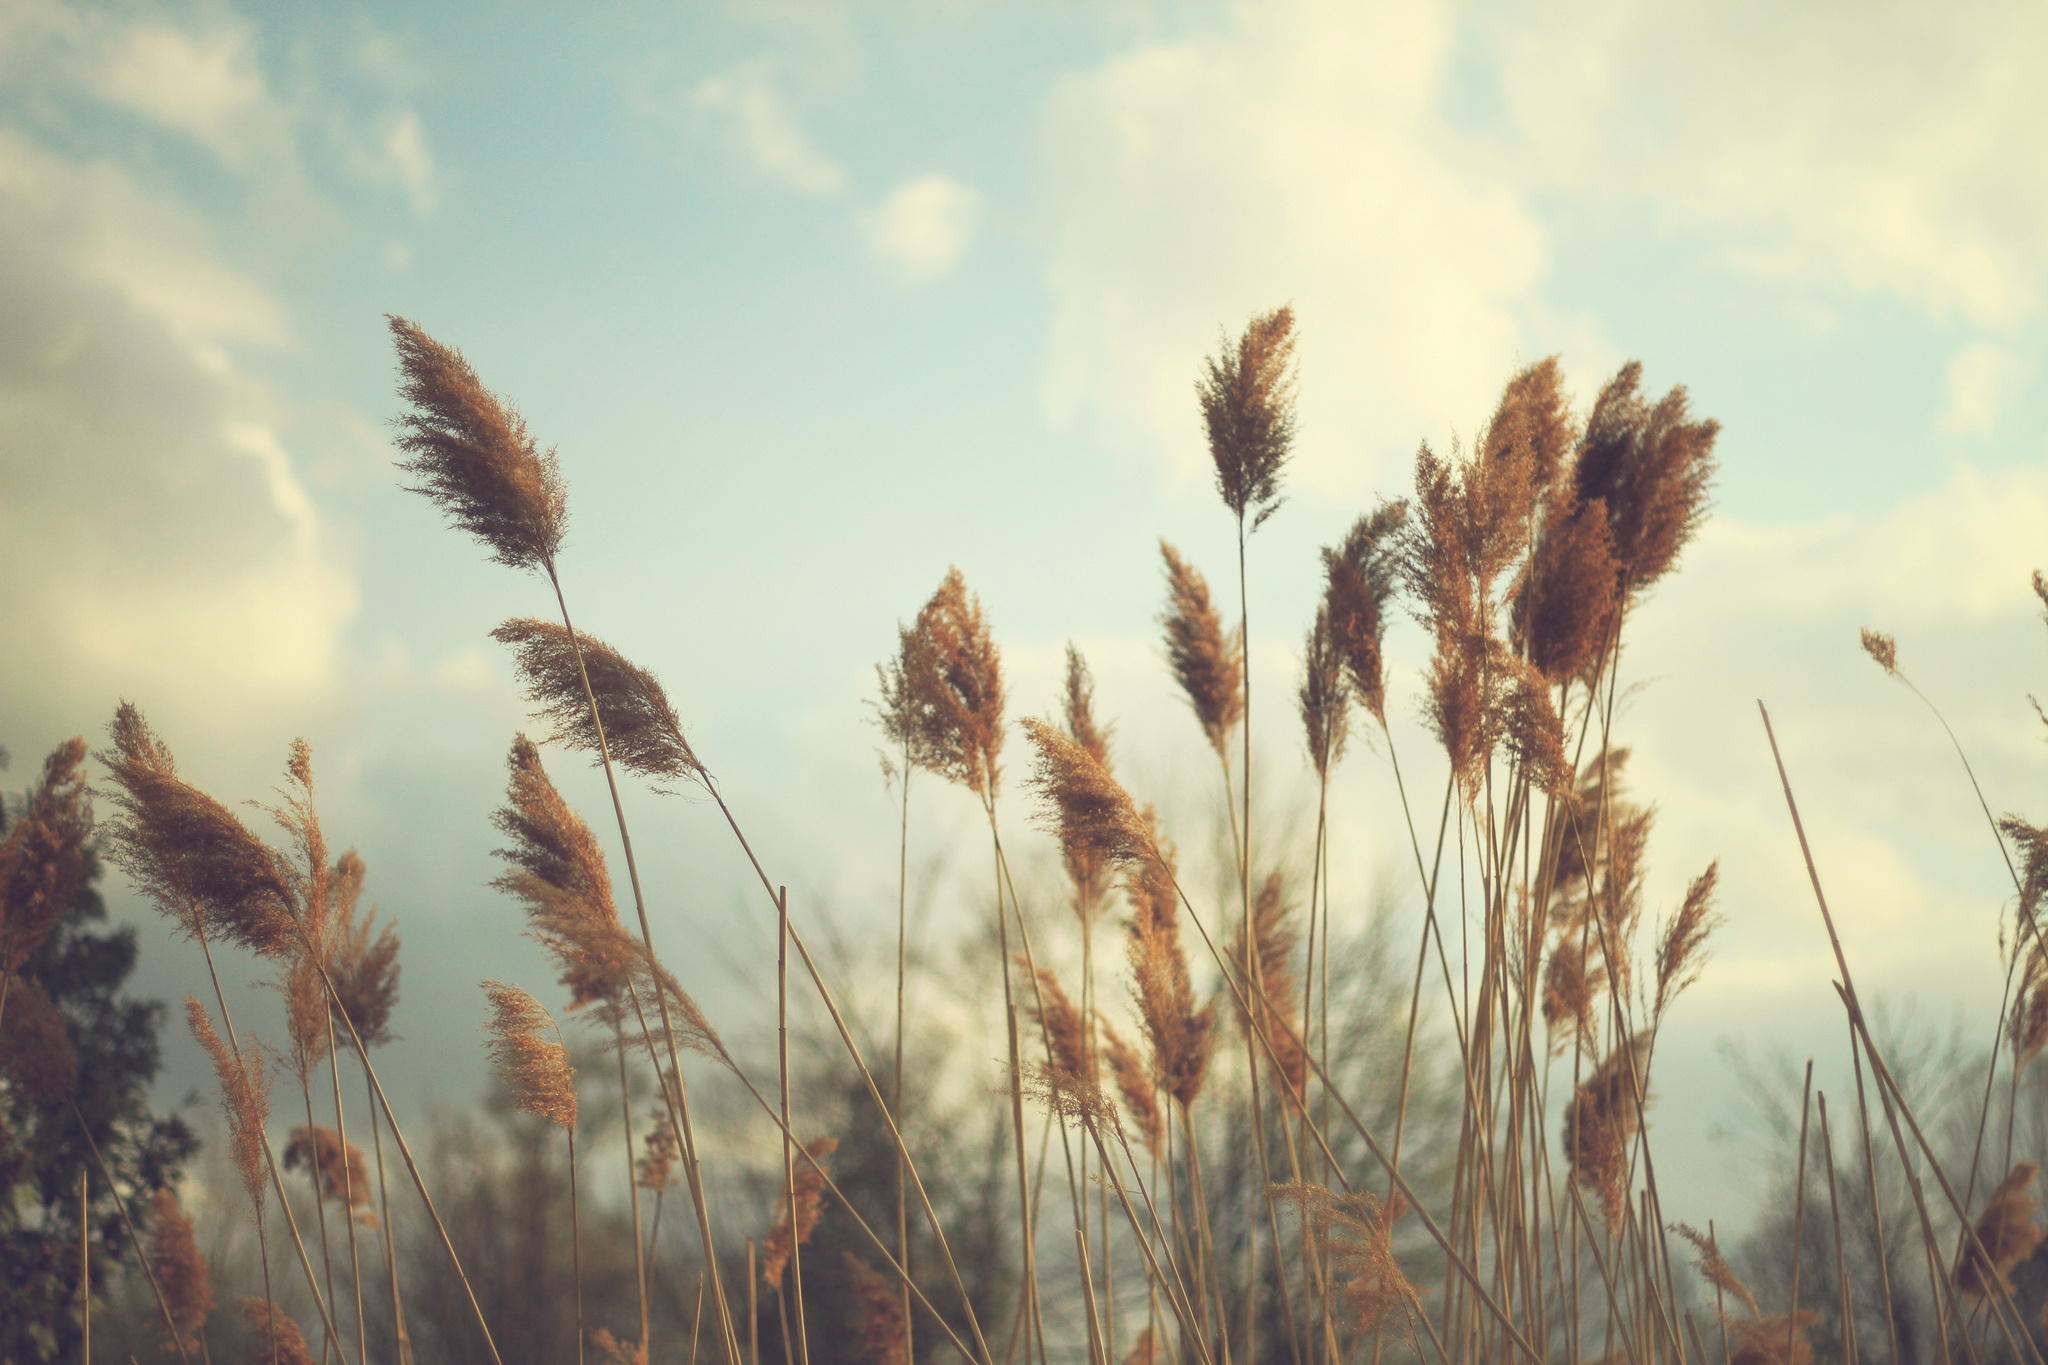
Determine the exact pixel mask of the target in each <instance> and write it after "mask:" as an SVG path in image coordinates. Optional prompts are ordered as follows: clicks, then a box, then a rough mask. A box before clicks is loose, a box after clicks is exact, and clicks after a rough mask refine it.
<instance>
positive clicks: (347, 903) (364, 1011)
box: [327, 849, 400, 1047]
mask: <svg viewBox="0 0 2048 1365" xmlns="http://www.w3.org/2000/svg"><path fill="white" fill-rule="evenodd" d="M334 878H335V883H336V888H337V890H336V898H335V916H334V922H333V924H332V925H331V926H330V929H329V933H328V958H327V977H328V980H329V981H330V982H332V983H333V985H334V994H335V996H336V997H337V999H335V1000H333V1001H330V1005H331V1007H332V1008H333V1010H334V1020H335V1023H336V1024H337V1025H340V1026H341V1027H340V1029H339V1036H340V1038H341V1039H342V1040H343V1041H344V1042H346V1041H348V1036H349V1035H348V1027H347V1025H348V1024H354V1025H355V1031H356V1034H357V1036H359V1037H360V1038H361V1039H362V1040H363V1046H364V1047H382V1046H383V1045H384V1044H386V1043H388V1042H390V1041H391V1038H392V1034H391V1011H392V1010H393V1009H395V1008H397V1006H398V949H399V944H400V939H399V936H398V930H397V929H396V928H394V927H393V926H391V925H389V924H386V925H384V926H383V927H382V928H379V927H378V925H377V908H376V907H375V906H371V907H370V913H369V914H368V915H367V916H365V917H364V918H362V919H360V920H358V919H357V918H356V908H357V905H358V901H359V898H360V897H361V895H362V886H363V860H362V858H361V857H359V856H358V855H357V854H356V851H355V850H354V849H350V850H349V851H348V852H346V853H344V854H342V855H341V858H340V860H339V861H337V862H336V863H335V865H334Z"/></svg>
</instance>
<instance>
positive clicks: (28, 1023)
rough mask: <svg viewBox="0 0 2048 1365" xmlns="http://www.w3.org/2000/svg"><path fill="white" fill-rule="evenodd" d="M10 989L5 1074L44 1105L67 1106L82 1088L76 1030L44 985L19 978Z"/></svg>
mask: <svg viewBox="0 0 2048 1365" xmlns="http://www.w3.org/2000/svg"><path fill="white" fill-rule="evenodd" d="M6 986H7V1013H6V1014H5V1015H0V1076H5V1077H7V1078H8V1079H9V1080H11V1081H13V1082H14V1083H15V1084H16V1085H17V1086H19V1087H21V1090H22V1092H23V1093H24V1094H26V1095H27V1096H28V1097H29V1098H30V1099H33V1100H35V1101H37V1102H38V1103H41V1104H61V1103H62V1102H64V1101H65V1100H68V1099H70V1098H71V1097H72V1096H73V1095H74V1094H76V1093H77V1090H78V1051H77V1049H76V1048H75V1047H74V1046H73V1045H72V1042H71V1029H70V1026H69V1025H67V1024H66V1023H65V1022H64V1015H63V1013H62V1011H60V1010H59V1009H58V1008H57V1004H56V1002H55V1001H53V1000H51V999H50V995H49V992H48V991H46V990H44V989H43V983H42V982H40V981H38V980H36V979H35V978H34V977H32V976H16V977H14V978H12V979H11V980H7V981H6Z"/></svg>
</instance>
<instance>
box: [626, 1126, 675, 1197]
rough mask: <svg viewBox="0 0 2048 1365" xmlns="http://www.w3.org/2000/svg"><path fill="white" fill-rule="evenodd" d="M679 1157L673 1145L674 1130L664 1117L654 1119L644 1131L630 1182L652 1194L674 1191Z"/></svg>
mask: <svg viewBox="0 0 2048 1365" xmlns="http://www.w3.org/2000/svg"><path fill="white" fill-rule="evenodd" d="M681 1157H682V1150H681V1149H680V1148H678V1147H677V1146H676V1130H675V1128H674V1127H673V1126H672V1125H671V1124H670V1123H669V1121H668V1119H667V1118H666V1117H663V1118H658V1119H656V1120H655V1123H654V1126H653V1127H652V1128H649V1129H648V1130H647V1137H646V1140H645V1141H643V1142H642V1143H641V1144H640V1157H639V1160H638V1161H636V1162H635V1163H634V1167H633V1183H634V1184H635V1185H638V1186H639V1187H640V1188H641V1189H643V1190H652V1191H655V1192H656V1193H659V1192H660V1191H662V1190H672V1189H674V1188H675V1186H676V1178H675V1175H674V1168H675V1164H676V1162H677V1161H678V1160H679V1159H680V1158H681Z"/></svg>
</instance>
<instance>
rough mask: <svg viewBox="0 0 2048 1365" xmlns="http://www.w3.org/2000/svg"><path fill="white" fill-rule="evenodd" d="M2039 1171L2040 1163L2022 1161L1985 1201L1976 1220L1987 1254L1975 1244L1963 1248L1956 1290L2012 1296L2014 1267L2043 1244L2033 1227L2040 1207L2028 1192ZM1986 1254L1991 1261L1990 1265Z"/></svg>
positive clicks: (1975, 1295)
mask: <svg viewBox="0 0 2048 1365" xmlns="http://www.w3.org/2000/svg"><path fill="white" fill-rule="evenodd" d="M2040 1172H2041V1163H2039V1162H2038V1161H2022V1162H2020V1163H2019V1164H2017V1165H2016V1166H2014V1167H2013V1168H2012V1170H2011V1172H2010V1173H2008V1174H2007V1175H2006V1177H2005V1179H2003V1180H2001V1181H1999V1182H1998V1188H1996V1189H1994V1190H1993V1191H1991V1197H1990V1198H1989V1199H1987V1200H1986V1201H1985V1203H1984V1212H1983V1213H1982V1214H1981V1215H1979V1217H1978V1219H1977V1240H1978V1241H1979V1242H1981V1243H1983V1244H1984V1254H1979V1252H1978V1250H1977V1248H1976V1247H1975V1246H1974V1245H1971V1246H1966V1247H1964V1249H1963V1258H1962V1263H1961V1265H1960V1266H1959V1267H1958V1268H1957V1270H1956V1287H1957V1288H1958V1289H1960V1290H1962V1291H1963V1292H1964V1293H1965V1294H1967V1295H1969V1296H1970V1297H1971V1298H1973V1299H1982V1298H1988V1297H1990V1296H1991V1295H1993V1294H2010V1293H2011V1292H2012V1280H2011V1279H2010V1278H2009V1277H2010V1276H2011V1274H2012V1269H2013V1267H2014V1266H2016V1265H2018V1264H2019V1263H2020V1262H2021V1261H2024V1260H2026V1259H2027V1257H2029V1256H2031V1255H2033V1254H2034V1248H2035V1247H2037V1246H2039V1245H2041V1229H2040V1228H2038V1227H2036V1226H2034V1213H2035V1211H2036V1209H2038V1208H2039V1205H2037V1204H2036V1203H2035V1202H2034V1199H2033V1196H2031V1195H2030V1194H2028V1193H2027V1187H2028V1186H2029V1185H2031V1184H2033V1183H2034V1177H2035V1176H2036V1175H2039V1174H2040ZM1985 1255H1989V1256H1990V1258H1991V1259H1990V1261H1989V1262H1988V1263H1987V1262H1986V1261H1985V1259H1984V1256H1985Z"/></svg>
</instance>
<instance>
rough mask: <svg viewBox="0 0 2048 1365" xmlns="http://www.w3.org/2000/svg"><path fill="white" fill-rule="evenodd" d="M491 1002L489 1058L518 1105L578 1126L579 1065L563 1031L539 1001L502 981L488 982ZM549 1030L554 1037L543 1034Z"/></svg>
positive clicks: (568, 1125)
mask: <svg viewBox="0 0 2048 1365" xmlns="http://www.w3.org/2000/svg"><path fill="white" fill-rule="evenodd" d="M483 986H484V994H485V995H487V996H489V997H490V1001H491V1023H490V1034H491V1060H492V1061H494V1062H496V1063H497V1066H498V1073H499V1074H500V1075H501V1076H503V1077H504V1078H505V1084H506V1086H507V1088H508V1089H510V1090H511V1092H512V1102H513V1104H515V1105H516V1106H518V1108H519V1109H520V1110H521V1111H523V1112H525V1113H528V1114H532V1115H534V1116H535V1117H536V1118H543V1119H546V1120H547V1121H548V1122H549V1123H559V1124H561V1125H562V1126H563V1127H564V1128H573V1127H575V1126H576V1068H574V1067H572V1066H570V1065H569V1049H568V1048H567V1047H566V1046H565V1045H564V1044H563V1042H562V1031H561V1029H560V1028H558V1027H557V1026H556V1024H555V1018H554V1016H553V1015H551V1014H549V1013H548V1012H547V1010H546V1008H545V1007H543V1006H542V1004H541V1003H540V1001H538V1000H536V999H534V998H533V997H532V996H530V995H528V994H527V993H526V992H525V991H522V990H520V989H519V988H518V987H517V986H508V985H506V984H505V983H504V982H502V981H488V980H487V981H485V982H484V983H483ZM544 1029H545V1030H551V1031H552V1032H553V1033H554V1035H555V1036H554V1039H553V1040H552V1041H550V1040H549V1039H547V1038H545V1037H543V1036H542V1030H544Z"/></svg>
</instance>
